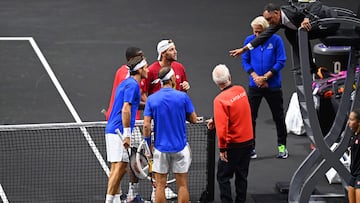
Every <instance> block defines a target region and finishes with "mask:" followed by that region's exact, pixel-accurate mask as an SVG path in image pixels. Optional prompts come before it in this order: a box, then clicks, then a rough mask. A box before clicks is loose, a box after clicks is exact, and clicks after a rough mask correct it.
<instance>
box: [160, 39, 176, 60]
mask: <svg viewBox="0 0 360 203" xmlns="http://www.w3.org/2000/svg"><path fill="white" fill-rule="evenodd" d="M174 45H175V44H174V42H172V41H171V40H161V41H160V42H159V43H158V45H157V52H158V58H157V59H158V61H160V59H161V53H163V52H164V51H166V50H168V49H169V48H170V47H171V46H174Z"/></svg>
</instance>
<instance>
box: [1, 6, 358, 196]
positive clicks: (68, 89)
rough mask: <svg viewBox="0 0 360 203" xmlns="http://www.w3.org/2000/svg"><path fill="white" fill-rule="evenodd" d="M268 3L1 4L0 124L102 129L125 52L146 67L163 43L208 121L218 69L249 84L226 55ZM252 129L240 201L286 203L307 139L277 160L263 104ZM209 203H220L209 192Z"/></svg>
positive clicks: (292, 142) (287, 87) (330, 188)
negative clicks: (285, 189) (97, 124)
mask: <svg viewBox="0 0 360 203" xmlns="http://www.w3.org/2000/svg"><path fill="white" fill-rule="evenodd" d="M273 2H275V3H278V4H287V2H288V1H280V0H276V1H273ZM323 2H324V3H325V4H327V5H329V6H339V7H344V8H348V9H354V10H355V9H357V6H358V4H359V2H358V1H356V0H343V1H337V0H324V1H323ZM266 3H268V1H265V0H257V1H239V0H228V1H219V0H196V1H195V0H194V1H165V0H155V1H145V0H106V1H99V0H77V1H75V0H62V1H56V0H38V1H27V0H2V1H0V19H1V20H0V62H1V63H0V125H4V124H34V123H35V124H38V123H62V122H82V121H83V122H84V121H104V116H103V115H102V114H101V113H100V111H101V109H103V108H107V106H108V103H109V99H110V93H111V89H112V82H113V78H114V74H115V71H116V69H117V67H119V66H120V65H121V64H123V63H124V62H125V56H124V51H125V49H126V48H127V47H129V46H137V47H140V48H142V49H143V50H144V52H145V55H146V57H147V59H148V61H149V63H151V62H153V61H154V60H156V56H157V53H156V45H157V42H158V41H160V40H161V39H169V38H170V39H173V40H174V41H175V44H176V48H177V50H178V60H179V62H181V63H183V64H184V66H185V68H186V72H187V76H188V79H189V82H190V85H191V89H190V91H189V95H190V97H191V99H192V101H193V103H194V106H195V109H196V111H197V114H198V116H204V117H210V116H212V101H213V98H214V97H215V96H216V95H217V93H218V92H219V90H218V89H217V87H216V86H215V84H214V83H213V81H212V78H211V72H212V69H213V68H214V67H215V65H217V64H219V63H224V64H226V65H227V66H228V67H229V68H230V71H231V73H232V80H233V83H235V84H240V85H243V86H245V87H246V86H247V82H248V76H247V74H246V73H245V71H244V70H243V69H242V68H241V62H240V58H236V59H234V58H232V57H230V56H229V54H228V51H229V50H231V49H233V48H238V47H240V46H242V44H243V40H244V38H245V37H246V36H247V35H249V34H251V33H252V30H251V27H250V21H251V20H252V19H253V18H254V17H255V16H257V15H260V14H261V13H262V9H263V6H264V5H265V4H266ZM278 34H280V35H281V36H282V37H283V39H284V42H285V45H286V51H287V58H288V60H287V62H286V67H285V68H284V70H283V71H282V75H283V93H284V105H285V106H284V108H285V109H287V105H288V103H289V101H290V97H291V95H292V93H293V92H294V91H295V86H294V81H293V76H292V73H291V71H290V69H291V54H290V47H289V43H288V42H287V41H286V39H285V37H284V33H283V31H282V30H281V31H280V32H279V33H278ZM315 43H316V42H315ZM256 130H257V137H256V138H257V139H256V142H257V153H258V159H256V160H252V161H251V164H250V171H249V177H248V191H247V192H248V201H247V202H249V203H252V202H287V196H286V194H281V193H280V192H279V191H278V189H277V188H276V184H277V183H285V185H286V183H288V182H289V181H290V180H291V177H292V175H293V173H294V172H295V170H296V169H297V167H298V166H299V165H300V163H301V162H302V161H303V160H304V159H305V157H306V156H307V155H308V154H309V153H310V141H309V140H308V139H307V137H306V136H296V135H292V134H289V135H288V146H287V147H288V150H289V154H290V156H289V158H288V159H285V160H280V159H276V158H275V155H276V154H277V146H276V129H275V125H274V123H273V121H272V117H271V112H270V110H269V109H268V106H267V104H266V102H265V101H263V103H262V105H261V108H260V111H259V117H258V121H257V129H256ZM1 167H2V166H1V163H0V168H1ZM0 184H1V180H0ZM0 189H1V188H0ZM104 190H105V189H104ZM317 190H318V192H320V193H328V192H330V193H331V192H333V193H337V192H343V191H342V189H341V185H339V184H332V185H329V184H328V183H327V180H326V179H325V176H324V181H323V182H321V183H319V186H317ZM0 191H1V190H0ZM4 192H5V194H6V189H4ZM104 197H105V194H104ZM343 201H345V200H343V199H338V200H337V202H343ZM100 202H101V201H100ZM215 202H220V201H219V193H218V188H217V185H216V184H215Z"/></svg>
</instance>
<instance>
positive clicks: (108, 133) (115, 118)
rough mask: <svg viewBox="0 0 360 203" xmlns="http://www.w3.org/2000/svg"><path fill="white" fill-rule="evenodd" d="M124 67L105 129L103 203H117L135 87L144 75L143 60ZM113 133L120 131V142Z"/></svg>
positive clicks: (135, 101) (138, 58)
mask: <svg viewBox="0 0 360 203" xmlns="http://www.w3.org/2000/svg"><path fill="white" fill-rule="evenodd" d="M127 65H128V67H129V70H130V76H131V77H129V78H127V79H126V80H124V81H123V82H122V83H121V84H120V85H119V86H118V87H117V89H116V93H115V99H114V104H113V109H112V111H111V114H110V116H109V120H108V123H107V125H106V128H105V138H106V153H107V160H108V161H109V162H111V168H110V176H109V180H108V188H107V194H106V200H105V202H106V203H113V202H120V181H121V179H122V177H123V175H124V174H125V172H126V167H127V164H128V162H129V156H128V153H127V152H126V150H127V148H128V147H129V146H130V135H131V131H132V129H133V128H134V126H135V117H136V112H137V110H138V107H139V104H140V98H141V94H140V86H139V83H140V81H141V79H143V78H146V77H147V73H148V68H147V66H148V65H147V62H146V60H145V58H144V56H136V57H134V58H132V59H130V60H129V61H128V64H127ZM116 129H119V130H120V132H121V134H122V137H123V140H122V138H120V136H119V135H118V134H117V133H116Z"/></svg>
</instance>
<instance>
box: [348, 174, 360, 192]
mask: <svg viewBox="0 0 360 203" xmlns="http://www.w3.org/2000/svg"><path fill="white" fill-rule="evenodd" d="M349 186H351V187H353V188H356V189H358V188H360V176H351V178H350V182H349Z"/></svg>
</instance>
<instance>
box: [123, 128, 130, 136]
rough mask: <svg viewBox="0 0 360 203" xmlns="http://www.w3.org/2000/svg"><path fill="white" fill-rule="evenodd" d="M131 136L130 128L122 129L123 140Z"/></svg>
mask: <svg viewBox="0 0 360 203" xmlns="http://www.w3.org/2000/svg"><path fill="white" fill-rule="evenodd" d="M130 135H131V128H124V131H123V136H124V138H127V137H130Z"/></svg>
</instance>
